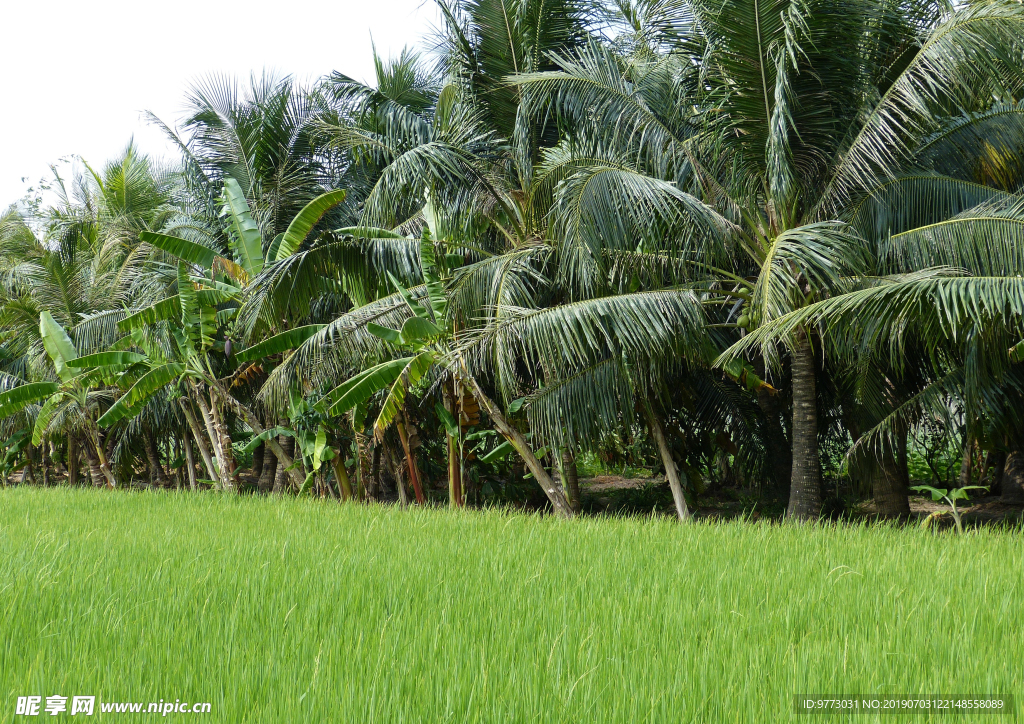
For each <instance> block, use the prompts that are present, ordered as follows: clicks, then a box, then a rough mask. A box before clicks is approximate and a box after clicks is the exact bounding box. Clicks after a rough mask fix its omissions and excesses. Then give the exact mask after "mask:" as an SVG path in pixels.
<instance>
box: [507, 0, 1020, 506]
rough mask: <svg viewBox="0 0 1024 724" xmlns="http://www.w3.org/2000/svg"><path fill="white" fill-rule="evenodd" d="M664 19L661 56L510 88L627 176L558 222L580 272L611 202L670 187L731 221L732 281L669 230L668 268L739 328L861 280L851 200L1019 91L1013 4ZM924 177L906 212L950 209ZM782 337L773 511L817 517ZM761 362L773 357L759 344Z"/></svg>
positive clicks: (706, 13) (785, 8)
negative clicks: (727, 305) (943, 133)
mask: <svg viewBox="0 0 1024 724" xmlns="http://www.w3.org/2000/svg"><path fill="white" fill-rule="evenodd" d="M673 7H674V9H675V13H674V14H673V15H672V21H671V23H670V25H671V26H672V28H673V30H674V32H675V34H676V36H677V39H670V38H666V39H665V42H666V43H671V48H672V50H671V52H669V53H666V54H654V57H653V58H652V57H651V55H650V54H649V53H642V54H639V55H636V54H634V55H632V56H628V57H623V56H622V55H620V54H619V53H617V52H615V50H614V49H613V48H609V47H607V46H599V45H593V46H591V47H589V48H588V49H586V50H585V51H582V52H580V53H577V54H576V55H574V56H571V57H569V58H563V59H562V61H563V62H562V66H563V70H562V71H559V72H549V73H535V74H528V75H523V76H518V77H517V78H514V79H512V80H514V81H515V82H517V83H518V84H519V85H521V86H523V87H528V88H532V89H534V90H535V91H537V92H538V94H539V95H540V97H542V98H544V99H546V100H548V101H549V102H551V103H554V104H557V106H558V108H559V112H560V113H561V114H562V116H563V118H565V119H567V121H568V122H569V123H571V124H572V127H573V128H574V129H575V132H574V136H575V138H577V139H578V140H577V141H576V146H577V148H580V149H581V151H580V155H583V153H584V152H589V151H592V150H593V153H590V154H589V155H591V156H600V155H601V154H603V155H604V159H603V163H602V164H600V165H602V166H605V167H608V166H611V167H622V168H626V169H628V170H629V171H630V172H632V173H634V174H636V176H637V178H638V179H642V181H639V180H638V181H635V182H633V183H632V184H631V185H630V186H626V185H625V184H622V183H620V184H616V185H615V186H612V185H611V184H609V185H607V187H602V186H600V185H598V184H594V183H593V182H590V183H588V184H587V191H588V192H589V193H591V194H592V196H593V200H592V202H590V203H576V204H575V205H568V206H567V208H566V213H565V215H564V217H563V218H564V219H565V220H564V221H563V222H562V224H563V225H564V228H565V229H566V230H567V231H568V232H569V234H572V235H575V238H576V241H575V244H576V247H577V248H578V249H579V250H580V251H579V256H580V258H581V262H580V264H579V266H580V267H581V271H580V275H581V276H582V274H583V273H584V272H583V271H582V267H583V266H584V265H589V267H591V268H592V269H594V270H595V274H593V276H594V277H596V278H599V277H600V276H601V274H600V270H601V269H602V258H603V257H604V256H605V254H604V251H605V249H606V248H608V247H612V246H613V245H615V244H623V243H625V242H626V240H627V239H628V237H625V236H624V235H623V234H622V233H621V231H620V229H619V228H618V227H619V226H620V221H619V219H620V218H621V217H620V213H621V211H622V210H623V209H624V207H623V205H622V204H621V202H617V199H616V198H615V196H614V194H615V193H616V192H621V190H622V189H624V188H637V187H639V185H640V183H646V184H647V193H646V194H645V195H646V197H647V198H649V199H650V201H649V202H648V203H649V205H650V206H652V207H653V206H654V204H655V199H671V198H673V195H678V194H680V193H682V189H684V188H686V189H689V190H690V191H691V192H692V193H693V194H694V196H696V197H698V198H700V199H701V200H702V201H703V202H704V203H706V204H708V205H711V206H712V207H714V208H715V209H717V210H718V211H719V212H720V214H721V215H722V216H723V217H725V218H727V219H728V220H729V221H730V222H731V223H732V224H733V225H734V228H733V229H732V230H731V234H729V235H728V236H727V240H726V242H725V249H726V251H727V253H728V255H729V256H731V257H732V259H733V264H732V265H731V266H732V268H734V269H735V271H734V272H730V273H729V274H725V275H723V274H719V273H717V272H715V270H714V269H713V268H712V267H714V266H727V265H724V264H723V262H722V260H721V257H720V256H718V255H717V254H716V253H714V252H716V251H720V249H715V248H712V247H708V245H707V244H698V243H694V242H695V241H696V240H695V239H694V238H693V236H692V235H690V234H687V233H686V232H685V230H684V229H683V227H681V226H679V227H677V229H678V230H677V231H676V232H675V233H676V235H677V238H678V239H679V240H680V241H679V245H680V247H681V251H682V253H681V254H680V256H682V257H684V258H685V257H687V256H689V261H691V263H692V264H693V265H694V266H695V267H696V268H697V269H700V270H702V271H704V272H705V277H707V278H715V276H716V274H718V276H717V278H718V281H719V282H720V286H721V285H722V284H721V283H727V284H729V285H730V286H732V287H733V289H732V290H731V291H730V292H729V294H733V295H738V297H734V298H739V299H742V300H743V302H744V312H745V314H744V315H743V316H744V317H745V320H744V321H745V322H748V323H749V324H750V325H751V326H753V327H758V326H760V325H765V324H769V323H771V322H772V321H773V320H776V319H779V318H782V317H785V316H786V315H788V314H790V313H791V312H793V311H794V310H798V309H801V308H803V307H804V306H806V305H808V304H812V303H814V302H815V300H818V299H825V298H828V297H830V296H831V295H833V294H836V293H839V292H841V291H843V290H844V289H845V288H846V285H847V283H848V281H849V280H850V279H858V278H861V277H862V275H864V274H867V273H869V272H870V271H871V268H872V262H873V252H874V248H873V245H872V243H871V241H870V240H868V239H865V238H864V236H863V234H862V233H861V230H860V229H859V228H858V227H857V225H856V224H855V223H852V222H853V218H852V217H853V216H854V209H855V207H856V205H857V204H858V203H859V202H860V201H861V200H862V199H864V198H865V197H871V196H872V194H873V193H877V191H876V190H877V189H879V188H880V187H882V186H883V185H884V184H887V183H888V184H892V183H893V182H894V181H896V179H897V178H898V177H900V176H902V175H903V174H904V173H905V172H907V171H909V170H910V169H911V168H912V167H913V161H914V157H915V153H917V152H918V151H920V150H922V149H923V147H924V146H925V145H926V144H927V143H928V141H929V139H930V137H931V136H932V135H933V134H935V133H937V132H938V131H940V129H942V128H943V124H944V122H945V120H946V119H948V118H949V117H950V116H952V115H955V114H956V112H958V111H959V110H960V109H966V110H968V111H972V112H978V111H984V110H985V109H986V107H987V106H988V104H990V103H991V99H992V98H993V97H996V98H1012V97H1014V95H1015V94H1017V93H1018V92H1019V90H1020V88H1021V83H1022V80H1024V65H1022V63H1021V58H1020V47H1019V43H1018V40H1017V39H1018V38H1019V37H1020V33H1021V29H1022V23H1024V13H1022V11H1021V9H1020V6H1019V5H1018V4H1016V3H1002V2H982V3H972V4H969V5H966V6H962V7H958V8H952V7H949V6H946V5H944V4H941V3H919V4H913V5H911V6H905V5H899V6H897V5H893V4H891V3H884V2H865V3H858V4H857V5H855V6H850V5H848V4H843V3H834V2H831V1H825V2H811V3H791V2H786V1H780V2H774V3H762V2H748V1H746V0H726V1H724V2H723V1H721V0H714V1H713V2H688V3H676V4H673ZM979 59H981V60H979ZM594 165H595V166H597V165H599V164H594ZM602 170H603V169H602ZM581 173H582V172H581ZM935 176H938V174H932V177H931V178H921V177H920V174H918V178H917V179H916V180H915V181H914V183H917V185H918V186H917V188H918V193H917V195H916V196H913V197H912V198H913V200H917V199H920V198H922V197H923V196H924V195H925V194H928V195H931V196H933V197H936V198H937V199H939V200H938V201H934V202H932V203H929V204H926V208H928V209H929V211H928V212H920V213H922V214H931V215H932V216H934V214H935V213H940V214H941V213H942V212H943V211H945V212H946V217H947V218H948V217H949V216H952V215H954V214H956V213H958V212H960V211H962V210H964V209H965V208H966V207H967V205H965V203H964V201H965V199H963V197H962V188H963V185H962V184H961V185H957V184H953V185H950V184H949V183H948V181H947V179H944V178H936V177H935ZM580 178H582V176H580ZM655 180H657V181H662V182H664V181H669V180H671V181H673V182H674V185H673V187H672V189H671V190H669V189H667V188H664V187H662V186H659V185H657V184H656V183H655ZM911 185H912V183H910V182H908V183H907V189H909V188H910V186H911ZM904 193H907V194H910V193H911V192H910V191H909V190H907V191H905V192H904ZM661 203H663V204H664V203H665V202H664V201H662V202H661ZM904 208H907V209H910V208H913V204H905V205H904ZM914 213H919V212H915V211H909V212H908V215H907V217H906V220H908V221H909V220H911V218H912V214H914ZM647 215H648V216H649V217H652V216H654V215H653V214H650V213H648V214H647ZM909 228H914V227H909ZM922 233H923V232H922ZM687 237H689V238H687ZM570 238H572V237H570ZM716 262H717V263H716ZM605 263H607V262H605ZM737 277H739V278H737ZM786 329H787V334H788V336H787V337H786V338H784V339H782V340H781V341H783V342H784V344H785V346H786V348H787V349H788V350H789V357H790V360H791V362H790V368H791V374H790V377H791V380H792V407H793V417H792V425H791V436H792V477H791V485H790V490H791V493H790V505H789V510H788V515H789V516H790V517H792V518H797V519H802V518H811V517H815V516H817V514H818V510H819V508H820V501H821V497H820V496H821V471H820V462H819V458H818V445H817V438H818V393H817V390H818V374H819V371H818V368H819V367H820V361H819V355H818V354H817V352H816V351H815V350H816V342H815V337H816V330H815V329H814V327H813V326H810V325H795V326H787V327H786ZM739 349H740V348H737V349H736V350H734V351H738V350H739ZM763 350H764V351H765V352H766V353H767V354H768V358H769V362H770V363H771V362H776V361H777V358H776V357H775V356H774V351H775V348H773V347H764V348H763ZM731 358H732V356H730V357H728V358H726V359H731Z"/></svg>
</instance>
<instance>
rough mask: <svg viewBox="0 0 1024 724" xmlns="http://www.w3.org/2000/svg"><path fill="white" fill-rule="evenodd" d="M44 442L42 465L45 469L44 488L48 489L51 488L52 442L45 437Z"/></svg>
mask: <svg viewBox="0 0 1024 724" xmlns="http://www.w3.org/2000/svg"><path fill="white" fill-rule="evenodd" d="M42 442H43V444H42V445H41V446H40V450H41V451H42V454H41V456H40V458H41V459H40V465H41V467H42V468H43V487H44V488H48V487H50V440H49V438H46V437H44V438H43V441H42Z"/></svg>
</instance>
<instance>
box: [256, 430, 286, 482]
mask: <svg viewBox="0 0 1024 724" xmlns="http://www.w3.org/2000/svg"><path fill="white" fill-rule="evenodd" d="M281 439H282V440H283V439H284V438H281ZM276 479H277V456H276V455H274V451H273V450H271V449H270V446H269V445H268V446H266V447H265V448H264V450H263V470H262V471H261V472H260V479H259V482H258V483H256V486H257V487H258V488H259V489H260V492H261V493H269V492H270V491H271V489H272V488H273V487H274V481H275V480H276Z"/></svg>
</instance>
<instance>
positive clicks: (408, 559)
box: [0, 488, 1024, 724]
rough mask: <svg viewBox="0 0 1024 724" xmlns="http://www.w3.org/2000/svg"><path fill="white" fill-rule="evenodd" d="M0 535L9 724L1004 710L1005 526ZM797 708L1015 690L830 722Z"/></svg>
mask: <svg viewBox="0 0 1024 724" xmlns="http://www.w3.org/2000/svg"><path fill="white" fill-rule="evenodd" d="M0 530H3V536H4V546H3V550H2V552H0V580H3V581H5V582H7V585H5V586H3V587H2V589H0V607H2V608H3V610H4V611H5V612H7V613H6V614H5V629H4V631H5V633H6V636H5V640H4V651H3V654H2V655H0V688H2V690H3V691H4V692H6V693H7V696H8V698H7V703H8V704H9V705H10V707H11V708H10V709H7V711H6V712H5V720H10V719H11V716H12V714H13V712H14V708H13V706H14V697H15V696H18V695H22V696H24V695H42V696H44V697H45V696H49V695H51V694H63V695H65V696H73V695H75V694H83V695H94V696H96V697H97V699H98V701H100V702H108V701H138V702H146V701H157V700H158V699H164V700H170V701H174V700H175V699H181V700H182V701H188V702H198V701H203V702H210V703H211V712H210V715H208V716H207V717H206V718H207V719H209V720H210V721H224V722H238V721H247V722H282V721H366V722H391V721H417V722H418V721H422V722H437V721H465V722H493V721H531V722H533V721H536V722H577V721H584V720H585V721H600V722H647V721H687V722H689V721H715V722H718V721H728V722H733V721H750V722H755V721H757V722H760V721H773V722H782V721H815V722H817V721H822V720H829V721H862V722H875V721H910V720H913V721H946V720H952V721H985V722H993V724H995V723H996V722H1012V721H1019V720H1020V717H1021V715H1022V714H1024V703H1022V702H1021V699H1020V697H1019V695H1018V692H1019V691H1020V688H1021V684H1022V680H1021V669H1020V661H1021V657H1022V656H1024V640H1022V639H1021V637H1019V636H1016V635H1014V634H1013V632H1014V631H1016V630H1017V622H1018V620H1019V601H1020V590H1021V585H1022V583H1024V581H1022V573H1021V571H1022V570H1024V567H1022V563H1024V561H1022V556H1024V549H1022V545H1024V542H1022V539H1021V536H1020V534H1019V532H1017V531H999V530H995V529H986V530H979V531H975V532H972V533H971V534H970V535H969V536H963V537H953V536H936V535H932V534H930V533H927V532H924V531H919V530H917V529H916V528H906V527H897V526H889V525H882V526H872V527H865V526H855V525H844V526H837V527H833V526H826V525H822V526H815V527H813V528H811V527H806V526H801V527H794V526H780V525H769V524H755V525H749V524H744V523H738V522H734V523H725V524H716V525H710V524H707V523H703V522H699V523H696V524H695V525H693V526H687V527H680V526H678V525H676V524H673V523H672V522H671V521H666V520H664V519H659V518H654V519H647V520H642V519H638V518H624V519H607V520H585V521H580V522H579V523H578V524H574V525H570V526H566V525H565V524H563V523H560V522H559V521H557V520H553V519H550V518H548V519H545V518H541V517H540V516H526V515H519V514H509V513H505V512H501V511H497V510H495V511H487V512H483V513H473V514H467V513H466V512H462V511H457V512H448V511H436V510H429V509H426V510H414V511H409V512H403V511H400V510H398V509H396V508H387V507H382V506H355V505H349V506H324V505H318V504H316V503H314V502H311V501H308V500H283V501H275V500H268V499H265V498H256V497H252V496H210V495H207V496H198V495H152V494H150V493H136V492H132V493H126V494H124V495H107V494H104V493H103V492H101V491H92V490H66V489H60V490H53V489H50V490H38V489H27V488H23V489H20V490H4V491H0ZM254 531H258V532H259V533H258V535H254ZM800 695H803V696H834V697H847V696H859V697H875V698H884V697H887V696H902V697H910V696H941V697H964V698H981V697H988V696H1004V697H1014V698H1012V699H1008V700H1009V701H1010V702H1011V704H1012V706H1011V707H1009V708H1008V709H1006V710H1004V711H1003V712H1002V713H985V714H984V715H981V716H978V715H977V712H974V713H973V714H969V715H966V716H965V715H962V714H959V715H958V714H953V715H951V714H949V712H946V713H943V714H940V713H938V712H928V713H922V714H916V715H913V716H912V717H911V716H905V715H904V716H901V715H900V714H894V713H888V714H884V713H883V714H875V715H872V714H866V713H860V714H858V715H856V716H853V717H849V716H835V715H832V716H829V715H828V714H821V715H809V714H806V713H804V714H799V715H798V714H797V713H796V707H795V701H794V700H795V698H796V697H797V696H800ZM97 711H98V710H97ZM833 714H834V713H833ZM151 718H152V717H151ZM20 719H21V718H20V717H13V720H20ZM179 719H181V717H179ZM202 719H203V717H198V720H202ZM100 721H103V717H102V716H101V717H100Z"/></svg>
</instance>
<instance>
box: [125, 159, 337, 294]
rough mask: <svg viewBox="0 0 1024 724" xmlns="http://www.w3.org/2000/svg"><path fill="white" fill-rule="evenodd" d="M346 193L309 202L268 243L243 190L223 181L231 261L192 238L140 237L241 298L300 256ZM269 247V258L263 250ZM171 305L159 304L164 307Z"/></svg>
mask: <svg viewBox="0 0 1024 724" xmlns="http://www.w3.org/2000/svg"><path fill="white" fill-rule="evenodd" d="M345 195H346V192H345V191H344V190H337V191H330V192H328V193H325V194H322V195H320V196H318V197H317V198H315V199H313V200H312V201H310V202H309V203H308V204H306V206H305V207H304V208H303V209H302V211H300V212H299V213H298V214H296V216H295V218H294V219H292V221H291V223H289V224H288V228H287V229H286V230H285V232H284V233H283V234H278V235H277V236H275V237H274V239H273V240H271V241H270V243H269V244H264V239H263V237H262V234H261V232H260V228H259V225H258V224H257V223H256V221H255V220H254V219H253V217H252V211H251V210H250V208H249V203H248V201H246V198H245V194H244V193H243V191H242V188H241V186H239V185H238V182H237V181H236V180H235V179H233V178H227V179H225V181H224V191H223V196H222V197H221V214H220V215H221V218H222V219H224V223H225V227H226V230H227V236H228V242H229V246H230V248H231V252H232V256H233V258H232V259H228V258H227V257H224V256H221V255H219V254H218V253H217V252H216V251H215V250H214V249H211V248H209V247H207V246H203V245H202V244H197V243H196V242H194V241H189V240H188V239H182V238H181V237H178V236H171V235H168V234H158V233H154V232H149V231H144V232H142V233H141V234H139V238H141V239H142V240H143V241H145V242H147V243H149V244H151V245H152V246H155V247H156V248H158V249H161V250H163V251H165V252H167V253H168V254H171V255H172V256H175V257H177V258H178V259H180V260H181V261H184V262H186V263H188V264H191V265H192V266H195V267H200V268H201V269H203V270H204V271H205V273H206V274H207V275H208V276H209V277H210V279H212V280H217V277H218V275H219V276H220V277H221V279H220V280H219V281H218V287H219V288H221V289H223V290H224V291H228V292H234V295H233V296H237V295H238V294H240V293H241V292H242V291H243V290H244V289H245V288H246V287H247V286H248V285H249V283H250V282H251V281H252V280H253V279H254V278H255V277H256V276H258V275H259V273H260V272H262V271H263V268H264V267H265V266H268V265H270V264H272V263H274V262H276V261H281V260H283V259H287V258H288V257H289V256H291V255H292V254H294V253H295V252H296V251H298V249H299V247H300V246H301V245H302V242H303V241H305V239H306V237H308V236H309V233H310V232H311V231H312V230H313V227H314V226H316V225H317V224H318V223H319V222H320V220H321V219H322V218H323V217H324V215H325V214H327V212H328V211H330V210H331V209H333V208H334V207H335V206H337V205H338V204H340V203H341V202H343V201H344V200H345ZM264 246H266V248H267V251H266V254H264V252H263V248H264ZM163 303H167V302H166V301H165V302H160V304H163Z"/></svg>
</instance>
